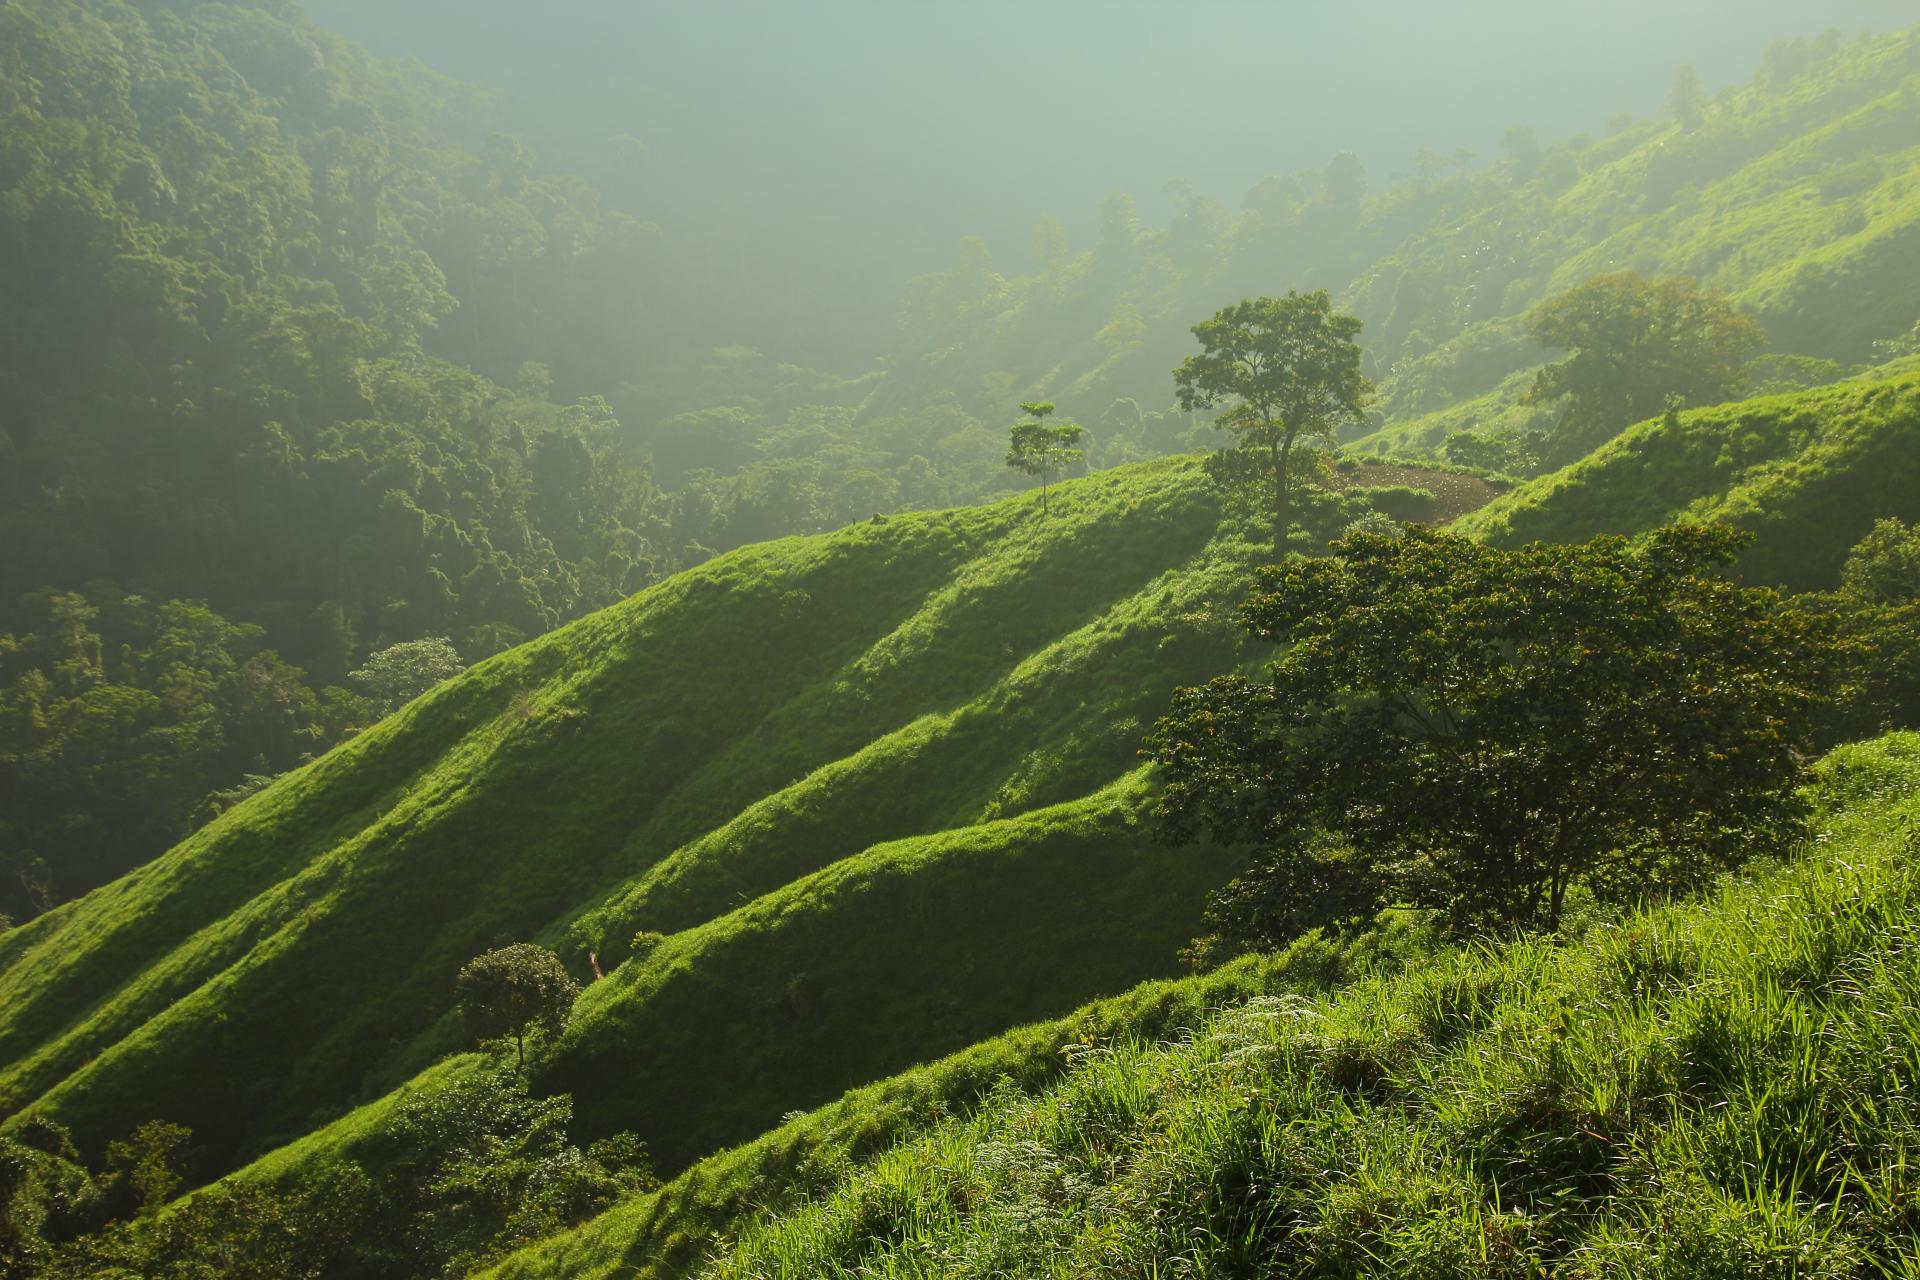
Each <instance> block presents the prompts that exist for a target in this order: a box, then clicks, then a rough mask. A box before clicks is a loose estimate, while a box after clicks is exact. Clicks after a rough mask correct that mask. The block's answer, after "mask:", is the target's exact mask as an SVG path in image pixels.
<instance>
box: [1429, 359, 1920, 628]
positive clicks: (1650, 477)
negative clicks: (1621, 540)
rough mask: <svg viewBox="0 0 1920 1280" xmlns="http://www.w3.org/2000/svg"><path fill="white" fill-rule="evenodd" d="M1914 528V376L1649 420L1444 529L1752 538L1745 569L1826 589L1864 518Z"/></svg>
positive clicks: (1902, 365)
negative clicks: (1691, 532)
mask: <svg viewBox="0 0 1920 1280" xmlns="http://www.w3.org/2000/svg"><path fill="white" fill-rule="evenodd" d="M1884 516H1898V517H1900V518H1902V519H1905V520H1912V519H1915V518H1920V368H1916V367H1915V366H1914V362H1912V361H1902V362H1899V363H1897V364H1894V365H1890V366H1887V367H1886V368H1885V369H1883V370H1879V371H1876V372H1874V373H1872V374H1870V375H1867V376H1864V377H1861V378H1857V379H1854V380H1852V381H1848V382H1843V383H1838V384H1835V385H1834V386H1831V387H1822V388H1819V389H1817V390H1813V391H1807V392H1802V393H1800V394H1797V395H1786V396H1768V397H1763V398H1759V399H1754V400H1746V401H1740V402H1738V403H1734V404H1726V405H1718V406H1715V407H1712V408H1707V409H1694V410H1689V411H1687V412H1684V413H1680V414H1678V415H1674V416H1669V417H1666V418H1656V419H1654V420H1652V421H1649V422H1644V423H1641V424H1640V425H1639V426H1637V427H1634V428H1632V429H1631V430H1628V431H1626V432H1625V433H1623V434H1622V435H1620V436H1619V437H1617V438H1616V439H1614V440H1613V441H1612V442H1610V443H1609V444H1606V445H1603V446H1602V447H1601V448H1599V449H1597V450H1595V451H1594V452H1593V453H1592V454H1591V455H1589V456H1588V457H1586V458H1584V459H1582V460H1581V461H1579V462H1576V463H1574V464H1573V465H1571V466H1569V467H1566V468H1564V469H1562V470H1560V471H1557V472H1554V473H1553V474H1551V475H1546V476H1541V477H1540V478H1538V479H1536V480H1532V481H1530V482H1528V483H1526V484H1523V485H1521V486H1519V487H1518V488H1515V489H1514V490H1512V491H1511V492H1509V493H1507V494H1505V495H1503V496H1502V497H1500V498H1498V499H1496V500H1495V501H1494V502H1492V503H1490V504H1489V505H1487V506H1486V507H1483V508H1481V509H1480V510H1479V511H1476V512H1474V513H1472V514H1470V515H1468V516H1466V517H1464V518H1463V519H1462V520H1460V521H1459V522H1458V523H1457V524H1456V525H1455V526H1454V528H1455V529H1456V530H1458V531H1459V532H1462V533H1466V534H1468V535H1469V536H1472V537H1477V538H1483V539H1485V540H1487V541H1489V542H1492V543H1494V544H1495V545H1498V546H1517V545H1519V544H1520V543H1524V542H1533V541H1539V540H1545V541H1550V542H1577V541H1581V540H1583V539H1586V538H1591V537H1594V536H1596V535H1598V534H1602V533H1641V532H1644V531H1646V530H1648V529H1651V528H1654V527H1656V526H1658V525H1662V524H1671V523H1674V522H1676V521H1726V522H1728V523H1730V524H1734V525H1737V526H1739V527H1741V528H1745V529H1751V530H1752V531H1753V532H1754V534H1755V535H1756V538H1755V542H1754V545H1753V547H1752V548H1750V549H1749V550H1748V552H1747V553H1746V555H1745V557H1744V559H1743V567H1744V569H1745V570H1746V572H1747V573H1748V574H1749V575H1751V576H1752V577H1754V578H1755V579H1757V580H1760V581H1764V582H1769V583H1776V584H1779V585H1783V586H1787V587H1791V588H1795V589H1798V590H1811V589H1816V588H1825V587H1831V586H1834V585H1835V584H1836V583H1837V581H1838V578H1839V571H1840V564H1841V561H1842V560H1843V559H1845V557H1846V553H1847V551H1848V550H1849V549H1850V548H1852V546H1853V545H1854V543H1856V542H1857V541H1859V539H1860V538H1861V537H1862V536H1863V535H1865V533H1866V532H1867V530H1868V529H1869V528H1870V527H1871V526H1872V524H1873V522H1874V520H1875V519H1878V518H1880V517H1884Z"/></svg>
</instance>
